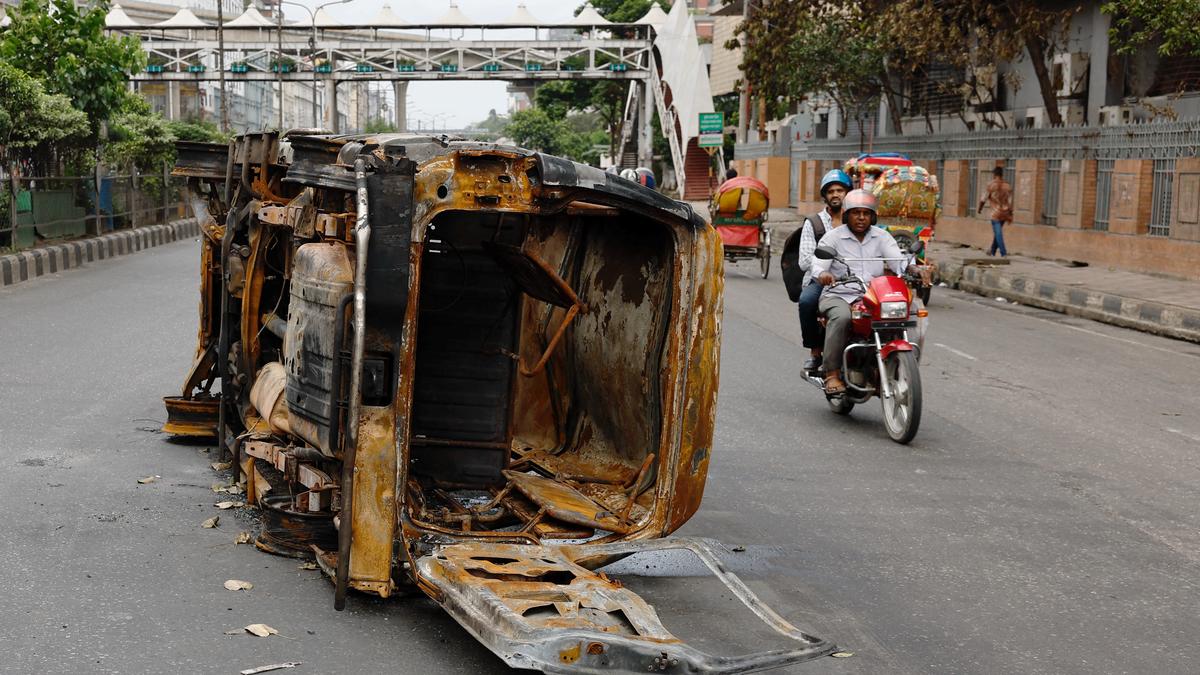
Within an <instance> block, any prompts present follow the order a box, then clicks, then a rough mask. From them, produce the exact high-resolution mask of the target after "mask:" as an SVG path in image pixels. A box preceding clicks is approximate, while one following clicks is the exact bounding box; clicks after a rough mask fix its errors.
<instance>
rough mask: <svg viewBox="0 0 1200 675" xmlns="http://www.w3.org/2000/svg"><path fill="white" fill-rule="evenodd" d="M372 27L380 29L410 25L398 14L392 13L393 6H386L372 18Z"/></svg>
mask: <svg viewBox="0 0 1200 675" xmlns="http://www.w3.org/2000/svg"><path fill="white" fill-rule="evenodd" d="M369 23H370V24H371V25H373V26H377V27H379V28H395V27H396V26H407V25H408V23H407V22H406V21H405V20H404V19H401V18H400V16H399V15H398V14H396V13H395V12H393V11H392V6H391V5H384V6H383V7H382V8H380V10H379V12H378V13H377V14H376V15H375V16H374V17H372V18H371V20H370V22H369Z"/></svg>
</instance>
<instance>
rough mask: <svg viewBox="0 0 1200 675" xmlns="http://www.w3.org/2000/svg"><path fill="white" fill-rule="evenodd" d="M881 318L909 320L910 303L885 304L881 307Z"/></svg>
mask: <svg viewBox="0 0 1200 675" xmlns="http://www.w3.org/2000/svg"><path fill="white" fill-rule="evenodd" d="M879 313H880V316H881V317H882V318H884V319H907V318H908V303H907V302H904V301H902V300H901V301H897V302H885V303H883V304H882V305H880V306H879Z"/></svg>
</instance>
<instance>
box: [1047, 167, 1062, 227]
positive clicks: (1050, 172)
mask: <svg viewBox="0 0 1200 675" xmlns="http://www.w3.org/2000/svg"><path fill="white" fill-rule="evenodd" d="M1061 168H1062V160H1061V159H1048V160H1046V182H1045V185H1044V188H1043V192H1042V223H1044V224H1046V225H1058V187H1059V181H1058V175H1059V171H1060V169H1061Z"/></svg>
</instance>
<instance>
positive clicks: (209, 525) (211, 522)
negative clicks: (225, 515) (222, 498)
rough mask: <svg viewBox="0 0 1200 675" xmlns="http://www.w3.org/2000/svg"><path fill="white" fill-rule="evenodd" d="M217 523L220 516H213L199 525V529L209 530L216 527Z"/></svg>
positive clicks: (219, 520)
mask: <svg viewBox="0 0 1200 675" xmlns="http://www.w3.org/2000/svg"><path fill="white" fill-rule="evenodd" d="M219 522H221V516H213V517H212V518H209V519H208V520H206V521H204V522H203V523H200V527H203V528H205V529H209V530H211V529H212V528H214V527H216V526H217V523H219Z"/></svg>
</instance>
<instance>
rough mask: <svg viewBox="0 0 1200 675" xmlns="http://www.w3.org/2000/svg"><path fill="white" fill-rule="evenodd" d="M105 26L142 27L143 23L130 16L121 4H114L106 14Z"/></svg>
mask: <svg viewBox="0 0 1200 675" xmlns="http://www.w3.org/2000/svg"><path fill="white" fill-rule="evenodd" d="M104 27H105V28H141V27H142V24H140V23H138V22H136V21H134V20H133V19H131V18H129V15H128V14H126V13H125V10H123V9H121V6H120V5H113V6H112V9H110V10H108V14H106V15H105V16H104Z"/></svg>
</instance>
